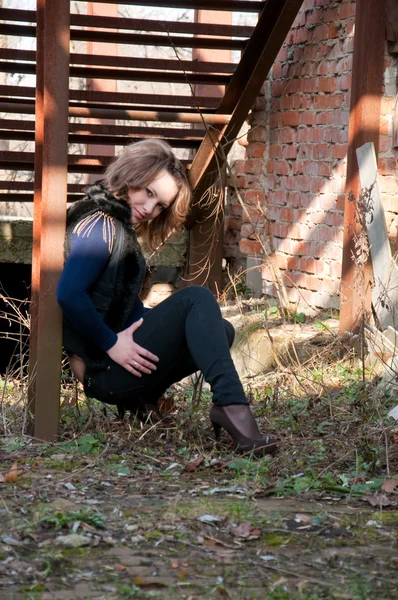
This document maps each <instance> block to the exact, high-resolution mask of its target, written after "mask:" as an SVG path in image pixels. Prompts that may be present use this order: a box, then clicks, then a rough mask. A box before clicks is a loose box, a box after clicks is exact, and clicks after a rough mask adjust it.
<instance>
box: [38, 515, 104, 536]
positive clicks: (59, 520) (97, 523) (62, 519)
mask: <svg viewBox="0 0 398 600" xmlns="http://www.w3.org/2000/svg"><path fill="white" fill-rule="evenodd" d="M76 522H82V523H87V525H92V526H93V527H98V528H100V529H103V528H104V518H103V516H102V515H101V513H99V512H94V511H87V510H78V511H75V512H65V513H63V512H57V513H56V514H55V515H47V516H45V517H43V518H41V519H40V521H39V523H40V524H41V525H42V526H43V527H46V528H49V527H51V528H53V529H54V530H55V531H60V530H61V529H63V528H64V527H68V526H70V525H72V524H74V523H76Z"/></svg>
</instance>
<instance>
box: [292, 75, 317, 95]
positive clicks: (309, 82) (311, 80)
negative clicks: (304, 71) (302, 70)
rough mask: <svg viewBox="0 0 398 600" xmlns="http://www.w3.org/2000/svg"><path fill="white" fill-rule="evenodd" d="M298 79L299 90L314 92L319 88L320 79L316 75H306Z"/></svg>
mask: <svg viewBox="0 0 398 600" xmlns="http://www.w3.org/2000/svg"><path fill="white" fill-rule="evenodd" d="M297 81H298V90H297V91H298V92H300V91H301V92H302V93H309V94H314V93H315V92H317V91H318V89H319V79H318V78H315V77H304V78H303V79H300V80H297Z"/></svg>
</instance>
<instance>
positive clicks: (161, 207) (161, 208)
mask: <svg viewBox="0 0 398 600" xmlns="http://www.w3.org/2000/svg"><path fill="white" fill-rule="evenodd" d="M158 207H159V208H160V210H164V209H165V208H166V207H165V206H163V204H158Z"/></svg>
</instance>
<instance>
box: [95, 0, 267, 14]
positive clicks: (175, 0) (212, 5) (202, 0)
mask: <svg viewBox="0 0 398 600" xmlns="http://www.w3.org/2000/svg"><path fill="white" fill-rule="evenodd" d="M83 1H86V0H83ZM87 1H89V0H87ZM93 2H94V3H99V4H101V3H106V4H121V2H120V0H93ZM123 4H126V5H128V6H137V5H138V6H142V0H123ZM145 5H146V6H157V7H162V8H180V9H194V8H197V9H203V10H227V11H234V10H236V11H238V12H259V11H261V10H262V9H263V8H264V5H265V2H261V1H259V0H218V1H217V0H216V1H215V0H181V1H179V0H149V2H146V3H145Z"/></svg>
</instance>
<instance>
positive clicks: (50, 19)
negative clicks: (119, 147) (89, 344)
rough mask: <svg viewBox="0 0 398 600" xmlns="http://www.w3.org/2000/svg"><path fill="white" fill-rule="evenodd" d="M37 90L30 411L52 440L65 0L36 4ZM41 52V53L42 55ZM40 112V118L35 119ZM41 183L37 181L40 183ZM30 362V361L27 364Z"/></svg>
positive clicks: (61, 231) (38, 429)
mask: <svg viewBox="0 0 398 600" xmlns="http://www.w3.org/2000/svg"><path fill="white" fill-rule="evenodd" d="M37 6H38V12H41V14H42V15H43V20H42V21H41V22H40V21H39V26H38V31H37V33H38V48H40V49H41V51H39V52H38V59H39V60H41V61H42V62H41V65H40V67H39V70H40V71H41V74H40V76H39V87H38V94H37V101H36V105H37V107H38V114H37V116H36V118H37V120H38V128H37V138H36V150H35V154H37V159H36V160H37V162H36V166H37V167H38V168H37V175H36V181H35V211H34V212H35V214H34V217H35V226H34V231H33V235H34V239H33V255H32V292H33V295H32V301H33V304H34V308H33V312H32V315H33V317H34V318H33V319H32V323H31V327H32V329H33V331H34V334H33V336H32V338H31V354H30V377H31V379H32V381H31V385H30V390H29V391H30V397H29V402H30V408H31V410H32V412H33V413H34V435H35V437H37V438H39V439H42V440H48V441H51V440H54V439H55V438H56V437H57V434H58V421H59V391H60V378H61V352H62V315H61V310H60V308H59V306H58V305H57V301H56V297H55V288H56V285H57V282H58V278H59V275H60V272H61V269H62V265H63V239H64V235H65V219H66V193H67V162H68V145H67V141H68V140H67V134H68V93H67V90H68V89H69V0H38V3H37ZM44 50H45V52H44ZM40 111H41V114H40ZM40 180H41V181H40ZM32 360H33V361H34V362H33V364H32Z"/></svg>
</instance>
